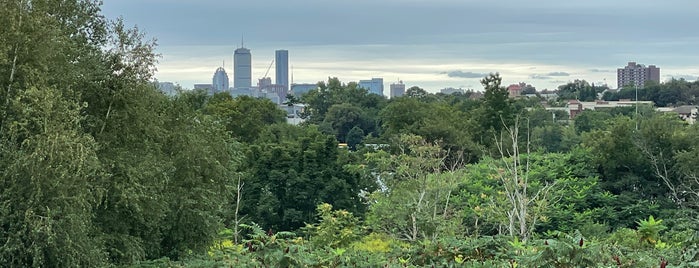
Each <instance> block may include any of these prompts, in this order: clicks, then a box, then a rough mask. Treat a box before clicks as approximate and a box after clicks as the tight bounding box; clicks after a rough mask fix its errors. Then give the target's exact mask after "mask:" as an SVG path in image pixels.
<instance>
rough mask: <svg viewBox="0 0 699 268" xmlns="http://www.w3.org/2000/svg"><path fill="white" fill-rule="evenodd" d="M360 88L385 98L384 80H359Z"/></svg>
mask: <svg viewBox="0 0 699 268" xmlns="http://www.w3.org/2000/svg"><path fill="white" fill-rule="evenodd" d="M359 87H361V88H364V89H366V90H368V91H369V93H374V94H378V95H381V96H383V78H372V79H371V80H359Z"/></svg>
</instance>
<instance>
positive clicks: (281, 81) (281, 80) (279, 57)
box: [274, 50, 289, 90]
mask: <svg viewBox="0 0 699 268" xmlns="http://www.w3.org/2000/svg"><path fill="white" fill-rule="evenodd" d="M274 62H275V63H276V65H275V66H274V70H275V72H276V76H275V82H276V83H275V84H277V85H282V86H284V87H285V88H286V89H287V90H288V89H289V51H288V50H277V51H275V52H274Z"/></svg>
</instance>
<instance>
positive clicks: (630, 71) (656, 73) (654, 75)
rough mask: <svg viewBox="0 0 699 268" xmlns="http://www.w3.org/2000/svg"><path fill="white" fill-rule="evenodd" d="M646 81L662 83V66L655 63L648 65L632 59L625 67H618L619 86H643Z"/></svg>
mask: <svg viewBox="0 0 699 268" xmlns="http://www.w3.org/2000/svg"><path fill="white" fill-rule="evenodd" d="M646 81H655V82H657V83H660V68H658V67H656V66H655V65H649V66H648V67H646V66H645V65H642V64H636V63H635V62H632V61H631V62H629V63H628V65H626V66H625V67H624V68H619V69H617V87H619V88H623V87H624V86H634V87H639V88H642V87H643V86H644V85H645V84H646Z"/></svg>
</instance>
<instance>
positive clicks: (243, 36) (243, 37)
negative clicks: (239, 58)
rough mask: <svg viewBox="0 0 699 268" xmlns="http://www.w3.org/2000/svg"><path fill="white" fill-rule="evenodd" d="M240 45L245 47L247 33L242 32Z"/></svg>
mask: <svg viewBox="0 0 699 268" xmlns="http://www.w3.org/2000/svg"><path fill="white" fill-rule="evenodd" d="M240 47H245V34H240Z"/></svg>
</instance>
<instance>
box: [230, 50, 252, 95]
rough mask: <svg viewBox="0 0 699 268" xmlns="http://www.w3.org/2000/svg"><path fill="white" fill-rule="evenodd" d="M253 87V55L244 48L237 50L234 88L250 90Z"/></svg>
mask: <svg viewBox="0 0 699 268" xmlns="http://www.w3.org/2000/svg"><path fill="white" fill-rule="evenodd" d="M251 86H252V55H251V54H250V50H249V49H247V48H244V47H241V48H238V49H236V50H235V54H234V55H233V87H235V88H249V87H251Z"/></svg>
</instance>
